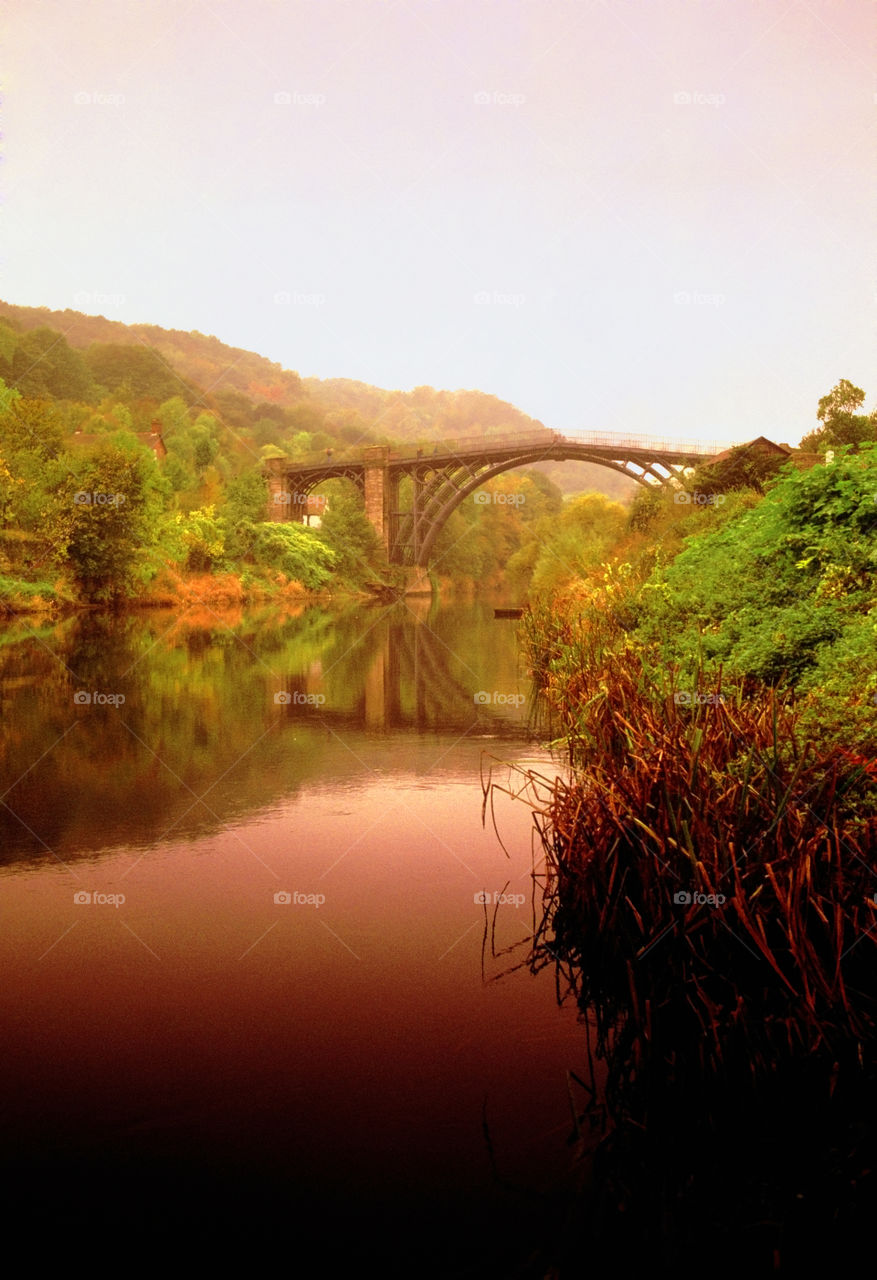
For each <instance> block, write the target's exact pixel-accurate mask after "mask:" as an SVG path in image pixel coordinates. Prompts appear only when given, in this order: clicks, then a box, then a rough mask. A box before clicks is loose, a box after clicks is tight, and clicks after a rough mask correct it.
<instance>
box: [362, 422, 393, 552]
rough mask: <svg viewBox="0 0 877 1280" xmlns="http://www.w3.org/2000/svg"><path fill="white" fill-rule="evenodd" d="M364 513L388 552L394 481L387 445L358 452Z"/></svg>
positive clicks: (373, 446) (379, 445)
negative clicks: (360, 459) (361, 470)
mask: <svg viewBox="0 0 877 1280" xmlns="http://www.w3.org/2000/svg"><path fill="white" fill-rule="evenodd" d="M362 460H363V464H364V465H363V493H364V497H365V514H366V516H367V518H368V520H369V522H370V523H371V524H372V526H373V527H374V529H375V530H376V532H377V534H378V537H379V538H380V540H381V545H382V546H383V548H384V550H385V551H386V552H388V553H389V551H390V523H391V521H390V512H391V511H394V510H395V508H396V506H397V505H398V504H397V502H396V501H395V497H396V494H395V490H396V489H397V487H398V482H394V481H393V479H392V478H391V476H390V447H389V445H384V444H378V445H372V446H371V447H370V448H368V449H363V451H362Z"/></svg>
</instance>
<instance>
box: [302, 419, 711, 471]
mask: <svg viewBox="0 0 877 1280" xmlns="http://www.w3.org/2000/svg"><path fill="white" fill-rule="evenodd" d="M563 444H572V445H578V446H580V447H585V448H587V447H588V446H592V447H593V448H595V449H601V450H605V449H618V450H619V451H621V452H624V451H626V450H628V449H638V450H641V451H645V452H654V453H675V454H680V455H683V456H685V455H689V456H694V457H698V456H699V457H703V456H712V455H714V454H717V453H722V452H723V451H724V450H725V449H729V448H731V447H732V446H731V444H730V443H729V442H727V441H703V440H690V439H682V438H671V437H667V436H649V435H634V436H623V435H619V434H618V433H617V432H614V431H565V432H561V431H549V430H548V429H547V428H546V429H545V430H544V431H517V432H513V433H512V432H509V433H508V434H506V435H501V436H463V437H462V438H460V439H458V440H438V441H434V442H432V443H428V444H422V445H416V446H415V445H412V446H410V447H409V448H405V447H402V448H395V449H394V448H391V451H390V461H391V462H394V463H399V462H403V463H406V462H413V461H415V460H416V459H418V458H423V459H424V460H427V459H430V458H453V457H458V456H465V455H467V454H478V453H484V452H486V451H487V452H489V451H491V450H494V449H550V448H552V447H556V446H557V445H563ZM345 462H346V463H352V464H354V465H359V464H361V463H362V462H363V450H362V449H345V450H342V451H340V452H338V453H335V451H333V453H332V455H331V457H327V456H326V455H325V454H312V455H310V456H308V457H306V458H302V459H300V460H299V461H298V463H297V465H298V466H300V467H318V466H323V467H337V466H339V465H343V464H344V463H345Z"/></svg>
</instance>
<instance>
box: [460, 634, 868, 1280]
mask: <svg viewBox="0 0 877 1280" xmlns="http://www.w3.org/2000/svg"><path fill="white" fill-rule="evenodd" d="M524 634H525V639H526V641H527V643H528V644H529V646H530V653H531V662H532V666H533V671H534V675H535V678H536V681H537V685H538V686H539V688H540V691H541V694H542V698H543V701H544V704H545V705H546V707H547V709H548V711H549V713H550V715H551V717H552V720H553V723H554V724H555V726H556V727H557V729H558V730H559V741H562V742H563V743H565V745H566V747H567V749H568V754H569V761H570V766H571V769H570V772H569V776H568V777H566V778H563V777H561V778H557V779H552V780H550V781H549V780H546V779H540V778H539V777H538V776H537V775H535V774H530V775H528V782H529V784H530V788H531V791H530V803H531V805H532V807H533V809H534V816H535V822H536V827H537V830H538V832H539V837H540V840H541V844H542V849H543V853H544V864H543V866H542V869H541V873H540V875H541V880H540V883H541V889H542V894H543V903H542V920H541V923H539V924H538V925H537V928H536V931H535V935H534V938H533V940H532V945H531V948H530V954H529V957H528V964H529V965H530V967H531V968H532V969H533V970H534V971H535V970H537V969H540V968H542V967H544V966H545V965H546V964H552V965H554V966H555V969H556V971H557V974H558V981H559V984H561V985H563V986H564V987H565V988H567V989H568V990H570V991H572V992H573V993H574V995H575V998H576V999H577V1000H578V1003H579V1006H580V1009H581V1011H582V1013H583V1015H584V1016H585V1019H586V1022H587V1025H588V1027H589V1029H592V1030H593V1035H594V1043H593V1049H594V1051H595V1053H596V1057H597V1059H598V1061H600V1062H601V1071H602V1073H603V1074H602V1084H601V1087H600V1088H599V1089H598V1088H597V1085H596V1079H597V1077H596V1075H595V1073H594V1064H593V1059H592V1058H591V1079H590V1083H588V1084H587V1085H586V1086H585V1088H586V1091H587V1092H588V1094H589V1096H590V1103H589V1105H588V1106H586V1107H585V1108H583V1110H582V1114H581V1116H577V1120H576V1122H577V1125H582V1124H583V1123H584V1119H585V1116H587V1117H588V1121H589V1123H590V1124H591V1125H592V1126H595V1125H596V1126H597V1132H598V1136H599V1141H598V1143H597V1145H596V1149H593V1147H592V1157H593V1158H592V1161H591V1165H590V1166H589V1167H590V1169H591V1172H592V1173H596V1174H597V1175H598V1177H597V1184H596V1185H597V1186H598V1188H600V1190H599V1191H598V1193H596V1201H595V1203H597V1204H598V1205H599V1206H600V1207H599V1211H594V1212H596V1217H594V1216H593V1213H592V1217H591V1220H590V1226H589V1231H590V1233H591V1234H590V1237H589V1239H590V1242H591V1245H590V1247H593V1244H594V1233H595V1232H596V1233H597V1234H598V1235H599V1232H600V1230H604V1231H605V1232H607V1233H610V1234H612V1233H614V1232H616V1231H617V1227H618V1224H619V1222H620V1221H624V1222H628V1223H634V1222H635V1223H636V1233H635V1234H636V1238H637V1241H638V1244H639V1245H640V1246H642V1247H643V1248H645V1249H646V1250H647V1254H646V1255H645V1256H648V1257H651V1256H652V1255H653V1251H654V1250H655V1249H658V1250H660V1251H663V1252H662V1256H663V1258H664V1260H665V1261H674V1262H681V1261H682V1260H683V1259H684V1257H685V1256H686V1254H685V1251H686V1249H689V1250H690V1249H692V1248H699V1247H701V1246H700V1244H698V1245H695V1244H694V1243H693V1241H695V1239H696V1240H697V1241H699V1242H702V1240H703V1238H704V1233H705V1232H707V1233H711V1236H710V1238H711V1239H719V1238H721V1239H723V1240H724V1245H723V1247H725V1248H726V1249H728V1248H732V1246H733V1249H739V1250H741V1252H740V1255H739V1256H740V1260H741V1261H743V1260H746V1261H751V1260H752V1259H754V1258H769V1259H770V1260H771V1264H772V1266H773V1267H774V1269H779V1268H780V1267H781V1265H783V1264H786V1265H788V1260H789V1258H790V1257H795V1256H797V1255H796V1250H802V1249H804V1245H803V1244H802V1242H803V1241H807V1245H806V1251H807V1252H809V1253H812V1251H813V1249H814V1248H816V1246H817V1245H818V1244H819V1243H820V1242H827V1241H831V1242H832V1246H831V1247H832V1249H835V1248H836V1246H837V1241H838V1239H839V1238H840V1236H845V1238H846V1237H849V1234H850V1232H851V1231H853V1230H854V1228H861V1229H862V1230H864V1227H863V1225H862V1224H863V1223H864V1222H865V1220H866V1219H868V1220H870V1219H869V1218H868V1215H869V1214H873V1213H874V1212H875V1208H877V1195H875V1181H877V1175H875V1172H874V1169H875V1160H877V1152H875V1128H877V1125H875V1120H877V1108H875V1097H877V994H875V993H877V983H875V974H877V965H875V961H877V818H875V816H874V814H873V811H871V812H868V811H867V810H865V811H863V807H862V796H863V794H865V792H863V787H867V785H868V784H869V781H870V780H869V779H868V776H867V775H868V765H869V762H867V761H865V762H862V761H857V760H854V759H851V758H850V756H849V754H848V753H844V752H843V751H842V750H840V749H820V748H819V747H818V746H816V745H815V744H813V743H810V742H807V741H804V740H802V736H801V734H800V732H799V731H798V729H797V723H796V711H795V707H794V703H793V701H792V700H791V698H790V697H788V696H784V695H782V694H780V693H777V692H776V691H774V690H770V689H766V688H758V689H744V690H739V689H737V690H734V691H733V693H731V692H728V694H727V695H726V694H723V692H722V687H721V681H720V680H719V681H718V682H717V683H716V684H714V685H713V686H712V687H709V688H708V687H706V686H705V685H704V684H703V681H702V675H701V673H699V672H696V671H695V672H693V673H689V674H688V675H687V676H684V675H683V674H682V673H679V672H668V673H666V677H665V678H664V679H663V680H662V681H657V680H656V679H655V676H654V674H653V673H649V672H648V671H647V670H646V668H645V667H644V665H643V661H642V658H641V656H640V655H639V654H638V653H637V652H636V651H634V650H633V649H631V648H625V647H624V646H623V645H619V644H618V643H610V642H608V641H607V634H606V632H605V631H601V630H600V629H599V628H597V629H595V630H591V631H589V630H588V629H587V628H584V627H581V626H577V625H576V624H575V622H574V621H571V620H569V619H565V618H563V617H559V616H557V615H556V614H554V615H551V616H550V617H549V616H548V615H544V616H543V617H542V618H538V617H534V616H533V615H532V614H531V615H530V616H529V618H526V617H525V622H524ZM680 683H681V684H682V686H683V688H684V695H683V700H682V701H679V700H677V698H676V696H675V695H676V694H677V693H678V692H679V687H680ZM496 785H497V784H490V786H496ZM485 798H486V800H487V794H486V797H485ZM591 1051H592V1045H591V1042H590V1040H589V1044H588V1052H589V1057H590V1056H591ZM598 1095H599V1096H598ZM619 1215H620V1216H619ZM625 1215H626V1216H625ZM615 1243H617V1242H614V1243H613V1247H615ZM744 1246H745V1247H744ZM747 1250H748V1252H747Z"/></svg>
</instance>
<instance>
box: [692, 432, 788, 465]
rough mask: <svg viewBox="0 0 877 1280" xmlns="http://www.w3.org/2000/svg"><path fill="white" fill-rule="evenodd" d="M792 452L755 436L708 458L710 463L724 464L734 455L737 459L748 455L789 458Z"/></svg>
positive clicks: (783, 445) (771, 441) (765, 438)
mask: <svg viewBox="0 0 877 1280" xmlns="http://www.w3.org/2000/svg"><path fill="white" fill-rule="evenodd" d="M793 452H794V450H793V449H792V448H791V446H790V445H787V444H776V443H775V442H774V441H773V440H768V438H767V436H756V437H755V439H754V440H748V441H747V442H746V444H736V445H732V447H731V448H730V449H723V450H722V452H721V453H717V454H716V455H715V457H713V458H710V462H711V463H712V462H724V461H725V459H726V458H730V457H731V456H732V455H735V456H736V457H738V458H744V457H747V456H748V455H758V456H761V457H764V456H771V455H773V456H775V455H777V454H780V455H782V456H783V457H786V458H787V457H789V455H790V454H792V453H793Z"/></svg>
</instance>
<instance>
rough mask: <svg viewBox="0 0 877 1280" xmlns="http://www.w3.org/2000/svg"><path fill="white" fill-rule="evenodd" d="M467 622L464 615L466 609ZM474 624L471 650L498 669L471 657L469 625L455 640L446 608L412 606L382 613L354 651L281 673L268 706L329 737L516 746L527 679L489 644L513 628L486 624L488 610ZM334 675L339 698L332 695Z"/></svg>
mask: <svg viewBox="0 0 877 1280" xmlns="http://www.w3.org/2000/svg"><path fill="white" fill-rule="evenodd" d="M467 615H468V616H469V618H470V619H471V617H472V616H473V613H472V606H467ZM474 616H475V617H477V618H478V624H477V625H478V630H479V636H480V639H479V643H478V648H479V649H484V650H487V651H488V652H491V651H492V653H493V656H494V658H499V657H501V658H502V659H503V661H502V665H501V667H500V669H499V670H496V669H494V670H493V671H491V668H492V667H494V666H495V664H494V663H490V662H488V663H487V664H485V660H484V659H485V654H484V652H483V651H482V652H473V647H474V646H473V641H472V638H471V636H470V635H469V634H468V626H469V625H470V624H467V630H466V633H465V634H464V633H463V632H461V633H460V634H459V635H458V634H457V633H456V631H455V629H454V627H453V623H452V618H453V610H450V611H449V610H447V609H441V608H438V607H437V606H436V604H435V602H431V601H428V600H424V599H422V598H414V599H412V600H409V601H408V602H406V603H405V604H404V605H394V606H392V607H391V608H389V609H384V610H382V611H381V612H380V613H379V615H378V616H377V617H376V619H375V621H374V624H373V625H372V626H371V627H370V628H368V630H367V631H366V632H365V634H363V635H362V636H361V637H360V638H359V640H358V641H357V649H358V650H359V652H358V653H353V652H350V653H346V654H342V655H341V656H340V657H339V658H337V659H334V660H333V659H332V658H329V660H328V663H327V662H321V663H317V664H315V665H314V666H312V667H311V668H310V669H309V670H308V671H307V672H304V671H300V670H299V671H297V672H289V673H287V674H286V675H284V676H283V677H281V678H280V679H279V680H278V681H277V682H276V683H275V682H272V688H271V695H272V697H273V699H274V701H275V702H276V701H277V695H278V694H279V695H280V698H281V699H283V701H281V702H280V710H281V712H282V713H283V714H284V715H286V716H287V717H288V718H289V719H291V720H296V721H301V722H305V723H312V724H318V723H322V724H323V725H325V726H326V727H329V728H332V729H335V730H338V731H341V730H343V729H366V730H370V731H376V732H383V731H392V730H398V729H417V730H424V731H428V730H435V731H441V732H447V731H449V730H453V731H455V732H458V733H467V734H471V735H474V736H486V737H512V738H518V739H519V738H520V737H521V735H522V733H523V732H524V731H525V727H526V718H527V717H526V706H527V702H528V698H527V693H528V679H527V676H526V673H525V672H524V671H523V668H522V667H521V666H520V664H519V663H514V664H513V663H511V662H510V661H509V658H510V650H509V647H508V644H507V642H505V643H503V644H502V645H501V646H498V645H497V643H496V641H497V636H498V632H499V631H502V632H504V633H507V632H509V631H510V630H513V629H514V623H513V622H512V621H509V620H503V621H497V620H495V619H494V618H493V608H492V606H488V605H483V606H475V607H474ZM342 672H343V694H342V693H341V690H337V691H336V679H337V676H338V675H340V674H341V673H342ZM284 695H286V698H288V701H287V700H286V699H285V698H284ZM477 695H481V697H480V698H478V696H477ZM485 695H486V696H485ZM321 699H322V700H321Z"/></svg>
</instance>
